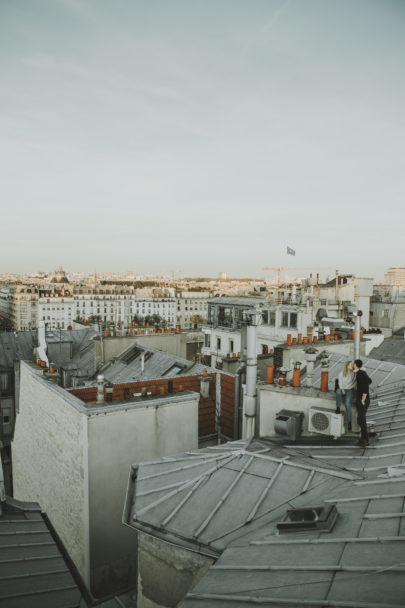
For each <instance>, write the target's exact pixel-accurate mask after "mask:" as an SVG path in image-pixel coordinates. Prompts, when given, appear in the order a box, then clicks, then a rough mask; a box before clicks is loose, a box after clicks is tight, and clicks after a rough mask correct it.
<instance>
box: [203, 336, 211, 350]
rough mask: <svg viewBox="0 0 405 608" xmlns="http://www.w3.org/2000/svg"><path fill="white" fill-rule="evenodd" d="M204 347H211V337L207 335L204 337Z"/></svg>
mask: <svg viewBox="0 0 405 608" xmlns="http://www.w3.org/2000/svg"><path fill="white" fill-rule="evenodd" d="M204 346H206V347H207V348H209V347H210V346H211V336H210V335H209V334H205V336H204Z"/></svg>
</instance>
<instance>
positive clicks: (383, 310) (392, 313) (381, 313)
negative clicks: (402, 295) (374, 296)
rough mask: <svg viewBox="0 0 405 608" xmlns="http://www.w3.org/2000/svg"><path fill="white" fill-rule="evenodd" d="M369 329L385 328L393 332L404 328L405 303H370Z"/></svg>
mask: <svg viewBox="0 0 405 608" xmlns="http://www.w3.org/2000/svg"><path fill="white" fill-rule="evenodd" d="M370 313H373V314H372V315H371V314H370V325H371V327H381V328H383V327H385V328H389V329H392V330H393V331H394V332H395V331H397V330H398V329H401V328H402V327H405V302H394V303H393V302H372V303H371V308H370Z"/></svg>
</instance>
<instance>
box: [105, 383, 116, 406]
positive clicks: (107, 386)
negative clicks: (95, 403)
mask: <svg viewBox="0 0 405 608" xmlns="http://www.w3.org/2000/svg"><path fill="white" fill-rule="evenodd" d="M113 392H114V385H113V384H112V383H111V382H106V384H105V393H106V397H107V401H108V402H111V401H112V394H113Z"/></svg>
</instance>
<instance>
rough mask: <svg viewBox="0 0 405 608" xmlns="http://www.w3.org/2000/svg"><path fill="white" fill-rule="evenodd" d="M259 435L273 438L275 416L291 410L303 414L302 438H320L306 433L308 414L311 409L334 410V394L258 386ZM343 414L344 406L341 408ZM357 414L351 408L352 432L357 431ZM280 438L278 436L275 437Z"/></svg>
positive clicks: (302, 388)
mask: <svg viewBox="0 0 405 608" xmlns="http://www.w3.org/2000/svg"><path fill="white" fill-rule="evenodd" d="M258 392H259V421H258V424H259V435H260V436H265V437H273V436H275V435H276V432H275V430H274V421H275V417H276V414H278V412H280V410H292V411H294V412H303V414H304V419H303V423H302V435H303V436H311V435H312V436H318V437H319V436H320V435H319V434H318V433H309V432H308V412H309V409H310V408H311V407H323V408H328V409H330V410H331V411H333V412H334V411H335V409H336V400H335V393H334V392H331V391H329V392H327V393H321V391H319V390H317V389H314V388H305V387H301V388H293V387H291V386H284V387H279V386H277V385H264V386H262V385H259V386H258ZM341 411H342V412H343V413H344V411H345V408H344V405H343V406H342V408H341ZM356 419H357V413H356V408H355V406H354V405H353V406H352V422H353V431H356V430H357V424H356ZM277 436H280V435H277Z"/></svg>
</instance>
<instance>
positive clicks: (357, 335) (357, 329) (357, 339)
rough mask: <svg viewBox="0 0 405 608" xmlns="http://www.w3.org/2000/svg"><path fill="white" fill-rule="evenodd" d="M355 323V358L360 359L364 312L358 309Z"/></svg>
mask: <svg viewBox="0 0 405 608" xmlns="http://www.w3.org/2000/svg"><path fill="white" fill-rule="evenodd" d="M355 314H356V319H355V324H354V359H360V338H361V317H362V316H363V312H362V311H361V310H358V311H357V312H356V313H355Z"/></svg>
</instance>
